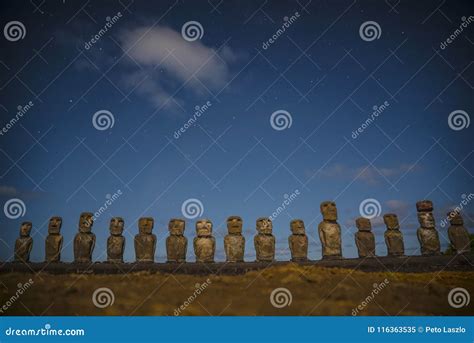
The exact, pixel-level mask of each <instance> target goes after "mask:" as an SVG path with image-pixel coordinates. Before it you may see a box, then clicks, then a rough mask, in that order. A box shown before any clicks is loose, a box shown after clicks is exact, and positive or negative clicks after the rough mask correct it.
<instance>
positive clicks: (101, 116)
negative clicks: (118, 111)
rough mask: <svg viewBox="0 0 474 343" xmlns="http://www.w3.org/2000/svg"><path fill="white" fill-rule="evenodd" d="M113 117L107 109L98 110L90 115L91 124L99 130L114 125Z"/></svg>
mask: <svg viewBox="0 0 474 343" xmlns="http://www.w3.org/2000/svg"><path fill="white" fill-rule="evenodd" d="M114 124H115V117H114V115H113V114H112V112H110V111H107V110H100V111H97V112H95V113H94V115H93V116H92V125H94V127H95V128H96V129H97V130H99V131H104V130H108V129H111V128H113V127H114Z"/></svg>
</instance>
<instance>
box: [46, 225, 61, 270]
mask: <svg viewBox="0 0 474 343" xmlns="http://www.w3.org/2000/svg"><path fill="white" fill-rule="evenodd" d="M62 223H63V219H62V218H61V217H51V219H50V220H49V224H48V236H47V237H46V241H45V260H46V262H59V261H60V260H61V249H62V247H63V236H62V235H61V226H62Z"/></svg>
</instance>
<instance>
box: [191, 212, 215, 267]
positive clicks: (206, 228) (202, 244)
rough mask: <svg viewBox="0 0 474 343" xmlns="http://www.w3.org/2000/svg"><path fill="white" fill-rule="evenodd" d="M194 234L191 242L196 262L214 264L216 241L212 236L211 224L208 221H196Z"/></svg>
mask: <svg viewBox="0 0 474 343" xmlns="http://www.w3.org/2000/svg"><path fill="white" fill-rule="evenodd" d="M196 234H197V237H194V241H193V245H194V254H195V255H196V262H204V263H211V262H214V254H215V252H216V239H215V238H214V237H213V236H212V222H211V221H210V220H209V219H201V220H198V221H197V222H196Z"/></svg>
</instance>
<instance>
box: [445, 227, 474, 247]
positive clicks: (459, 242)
mask: <svg viewBox="0 0 474 343" xmlns="http://www.w3.org/2000/svg"><path fill="white" fill-rule="evenodd" d="M448 236H449V240H450V241H451V244H452V245H453V247H454V249H455V250H456V252H457V253H460V254H462V253H468V252H469V251H470V249H471V242H470V239H469V233H468V232H467V230H466V228H465V227H464V226H462V225H451V226H450V227H449V228H448Z"/></svg>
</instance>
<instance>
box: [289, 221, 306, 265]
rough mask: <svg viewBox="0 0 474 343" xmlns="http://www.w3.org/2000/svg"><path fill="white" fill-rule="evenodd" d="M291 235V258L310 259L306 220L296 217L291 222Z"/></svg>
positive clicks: (297, 260) (298, 259) (293, 259)
mask: <svg viewBox="0 0 474 343" xmlns="http://www.w3.org/2000/svg"><path fill="white" fill-rule="evenodd" d="M290 229H291V235H290V237H288V244H289V246H290V252H291V260H292V261H294V262H300V261H307V260H308V236H306V229H305V226H304V222H303V221H302V220H301V219H294V220H292V221H291V222H290Z"/></svg>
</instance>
